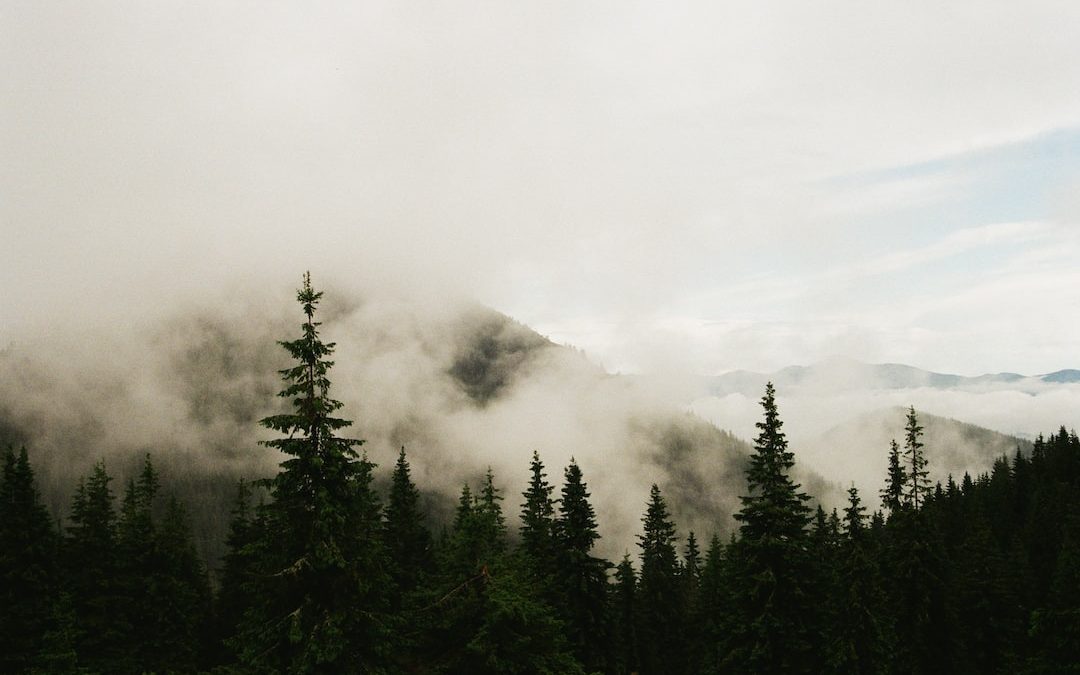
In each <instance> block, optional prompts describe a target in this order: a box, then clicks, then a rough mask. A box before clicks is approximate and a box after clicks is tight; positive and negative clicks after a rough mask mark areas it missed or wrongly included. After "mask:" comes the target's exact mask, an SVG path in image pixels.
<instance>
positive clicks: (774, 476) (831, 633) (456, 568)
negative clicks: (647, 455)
mask: <svg viewBox="0 0 1080 675" xmlns="http://www.w3.org/2000/svg"><path fill="white" fill-rule="evenodd" d="M320 295H321V294H320V293H317V292H315V291H314V290H313V289H312V288H311V285H310V282H309V280H308V279H307V278H305V283H304V286H303V288H302V289H301V290H300V292H299V296H298V298H299V301H300V303H301V305H302V308H303V310H304V314H305V318H306V320H305V322H304V324H303V326H302V333H301V335H300V337H299V338H298V339H296V340H292V341H287V342H283V343H281V344H282V346H283V347H284V348H285V349H286V350H287V351H288V352H289V353H290V355H291V356H292V358H293V359H294V365H293V366H291V367H290V368H287V369H285V370H283V371H281V374H282V376H283V378H284V380H285V383H286V386H285V389H284V390H283V391H282V392H281V396H282V397H284V398H286V399H287V400H288V401H289V402H290V403H291V412H288V413H285V414H281V415H275V416H271V417H269V418H266V419H265V420H263V424H264V426H266V427H267V428H268V429H271V430H274V431H276V432H278V433H279V434H280V438H277V439H275V440H271V441H268V442H267V443H266V445H268V446H270V447H272V448H274V449H276V450H278V451H280V452H281V453H282V454H283V455H284V456H285V460H284V462H283V463H282V465H281V471H280V472H279V473H278V474H277V475H276V476H275V477H273V478H271V479H268V480H263V481H259V482H257V483H254V484H249V483H245V482H240V483H239V484H238V485H237V489H236V499H235V503H234V506H233V509H232V513H231V527H230V532H229V538H228V553H227V555H226V556H225V558H224V561H223V569H222V572H221V574H220V579H219V583H218V584H217V588H216V592H214V593H212V592H211V585H210V583H209V580H208V575H207V571H206V568H205V567H204V565H203V563H202V561H200V560H199V558H198V556H197V555H196V553H195V548H194V546H193V544H192V536H191V532H190V529H189V525H188V518H187V515H186V514H185V511H184V508H183V506H182V504H181V502H180V501H178V500H177V499H176V498H175V497H174V496H170V495H165V494H163V493H162V489H161V481H160V479H159V476H158V474H157V472H156V470H155V469H154V466H153V463H152V461H151V459H150V457H149V456H148V457H147V458H146V460H145V463H144V467H143V470H142V472H141V473H140V474H139V475H138V476H137V477H136V478H133V479H132V480H130V481H128V483H127V484H126V485H125V486H123V489H122V491H121V496H120V497H119V499H118V498H117V495H116V493H115V492H114V490H113V487H112V486H111V485H110V483H111V481H112V479H111V478H110V476H109V474H108V472H107V470H106V467H105V466H104V464H98V465H96V466H95V467H94V469H93V471H92V472H91V473H90V475H88V476H86V477H85V478H84V479H83V480H82V481H81V482H80V483H79V485H78V487H77V489H76V491H75V494H74V497H73V498H72V502H71V510H70V517H69V518H68V520H67V521H66V522H63V523H55V522H53V521H52V519H51V518H50V516H49V514H48V512H47V511H46V510H45V508H44V507H43V506H42V505H41V500H40V497H39V495H38V492H37V489H36V486H35V481H34V475H33V471H32V468H31V466H30V462H29V459H28V456H27V453H26V451H25V450H21V451H19V452H15V451H14V450H11V449H9V450H7V452H6V454H5V456H4V462H3V464H4V466H3V480H2V482H0V672H5V673H6V672H11V673H19V672H42V673H144V672H157V673H166V672H199V671H203V672H217V673H233V672H236V673H241V672H243V673H248V672H252V673H274V672H278V673H306V672H312V673H349V672H357V673H470V674H471V673H476V674H483V673H558V674H563V673H570V674H572V673H632V672H638V673H644V674H658V673H662V674H673V675H678V674H683V673H685V674H690V673H905V674H906V673H944V672H949V673H1058V672H1077V671H1078V669H1080V666H1078V663H1080V660H1078V658H1080V440H1078V438H1077V436H1076V435H1075V434H1072V433H1069V432H1067V431H1066V430H1065V429H1061V430H1060V431H1059V432H1057V433H1055V434H1053V435H1051V436H1049V437H1046V438H1043V437H1040V438H1039V439H1038V440H1037V441H1036V442H1035V444H1034V449H1033V450H1032V452H1031V454H1030V455H1023V454H1021V453H1020V452H1019V451H1018V452H1017V453H1016V455H1015V456H1014V457H1012V458H1004V457H1003V458H1001V459H1000V460H998V461H997V462H996V463H995V464H994V466H993V468H992V470H991V471H989V472H988V473H986V474H983V475H980V476H978V477H977V478H974V479H973V478H971V477H970V476H968V475H965V476H964V477H963V478H962V480H961V481H960V482H959V483H957V482H956V481H954V480H953V479H952V478H950V479H949V480H948V481H947V482H946V484H944V485H941V484H938V485H936V486H931V484H930V483H929V481H928V479H927V476H928V473H927V466H926V461H925V455H924V454H923V451H922V441H921V437H922V428H921V426H920V425H919V421H918V418H917V416H916V414H915V411H914V409H912V410H910V411H909V413H908V416H907V426H906V434H905V437H904V439H902V440H903V444H902V445H901V444H899V443H896V442H894V443H893V445H892V448H891V449H890V452H889V460H890V461H889V471H888V474H887V475H886V476H885V477H884V488H883V489H882V491H881V494H880V497H881V503H882V504H883V510H881V511H876V512H873V513H870V512H869V510H868V509H867V507H866V506H865V503H864V496H862V495H860V494H859V493H858V491H857V490H856V489H855V488H854V487H852V488H851V489H850V490H849V491H848V503H847V504H846V506H845V507H844V508H843V509H842V510H839V511H837V510H834V511H832V512H831V513H826V512H825V511H824V510H823V509H822V508H821V507H820V506H819V507H817V509H816V511H815V510H813V509H812V508H811V506H810V505H809V504H810V497H809V496H808V495H806V494H804V493H802V492H801V491H800V486H799V485H797V484H795V483H794V482H793V481H792V479H791V477H790V470H791V468H792V466H793V464H794V456H793V454H792V453H791V452H790V451H789V449H788V446H787V441H786V439H785V436H784V433H783V431H782V427H783V424H782V422H781V420H780V415H779V412H778V410H777V406H776V401H775V392H774V391H773V388H772V386H771V385H769V386H768V387H767V388H766V392H765V395H764V397H763V399H762V407H763V411H764V414H763V419H762V421H761V422H759V423H758V429H759V434H758V436H757V438H756V440H755V446H754V453H753V455H752V456H751V458H750V462H749V466H748V469H747V472H746V478H747V490H746V494H745V496H743V497H742V508H741V510H740V511H739V513H738V514H736V521H737V523H738V528H737V531H736V532H734V533H732V534H731V536H730V538H729V539H727V540H721V539H720V538H719V537H718V536H715V535H713V536H712V537H711V539H709V541H708V542H706V543H702V542H700V541H699V540H698V538H697V537H696V536H695V534H694V533H688V536H686V537H685V539H684V538H681V537H679V535H678V534H677V527H676V524H675V523H674V522H673V520H672V517H671V515H670V513H669V510H668V506H667V503H666V502H665V499H664V495H663V494H662V493H661V491H660V489H659V488H658V487H657V486H655V485H654V486H653V487H652V490H651V491H650V494H649V499H648V502H647V503H646V504H644V505H643V509H644V515H643V518H642V523H643V527H642V534H641V535H639V537H638V550H637V552H636V555H635V556H631V555H629V554H627V555H626V556H625V557H624V558H623V559H622V560H621V561H618V563H617V564H613V563H612V562H611V561H608V560H605V559H603V558H601V557H599V556H597V555H596V554H595V552H594V547H595V544H596V541H597V539H598V538H599V535H598V532H597V518H596V513H595V511H594V510H593V507H592V505H591V504H590V493H589V490H588V484H587V482H586V478H585V476H584V475H583V473H582V470H581V468H580V467H579V466H578V465H577V464H576V463H574V462H571V463H570V465H569V466H567V467H565V468H564V470H563V472H562V476H561V478H562V480H561V483H560V484H558V485H557V484H555V483H554V482H552V481H550V480H549V477H548V473H547V468H546V467H545V465H544V463H543V461H542V460H541V458H540V456H539V454H538V453H534V455H533V457H532V461H531V463H530V465H529V467H528V471H529V475H530V480H529V483H528V487H527V489H526V490H525V492H524V493H523V494H522V495H521V499H520V504H519V507H517V508H518V509H519V510H518V514H519V516H520V522H521V526H520V530H519V533H518V537H516V539H515V540H514V541H515V542H516V543H515V544H514V545H511V539H510V537H509V536H508V528H507V524H506V521H507V512H508V511H510V510H512V509H513V508H515V507H512V506H510V505H509V504H507V499H506V497H507V496H506V495H504V494H502V493H501V491H500V490H499V488H498V485H497V481H496V478H495V476H493V475H492V474H491V472H490V471H489V472H488V474H487V475H486V476H484V478H483V479H482V480H481V481H480V482H479V483H478V484H475V485H468V484H466V485H463V486H462V488H461V494H460V499H459V501H458V506H457V510H456V512H455V514H454V519H453V522H452V524H451V525H450V526H449V527H448V528H446V529H445V530H444V531H441V532H437V533H436V532H432V531H431V530H430V529H429V527H428V524H427V523H426V520H425V513H424V512H423V509H422V508H421V502H422V500H421V493H420V491H419V489H418V487H417V486H416V485H415V484H414V483H413V481H412V478H411V476H410V468H409V463H408V458H407V456H406V453H405V450H404V449H402V451H401V453H400V455H399V457H398V460H397V463H396V465H395V467H394V470H393V475H392V480H391V484H390V488H389V493H388V495H386V496H385V503H384V499H382V498H380V496H379V495H377V494H376V491H375V490H374V488H373V485H372V470H373V468H374V465H373V464H372V463H371V462H370V461H369V460H368V459H367V457H366V456H365V455H364V454H362V453H361V452H360V451H359V447H360V446H361V444H362V441H359V440H355V439H350V438H348V437H346V436H344V435H342V434H343V433H344V431H343V430H344V429H346V428H347V427H348V426H349V425H350V422H348V421H347V420H344V419H340V418H337V417H334V413H335V411H337V410H338V409H339V408H340V407H341V403H339V402H337V401H335V400H334V399H332V398H331V397H330V395H329V389H330V382H329V379H328V372H329V369H330V367H331V366H332V365H333V364H332V362H331V361H329V360H328V357H329V356H330V355H331V354H332V352H333V347H334V345H333V344H328V343H324V342H322V341H321V339H320V338H319V335H318V330H317V328H318V325H319V324H318V323H317V322H316V321H314V314H315V310H316V306H317V304H318V301H319V298H320ZM523 468H524V467H523ZM515 501H517V500H515ZM719 526H720V524H718V529H719ZM709 534H713V533H709ZM1070 669H1071V670H1070Z"/></svg>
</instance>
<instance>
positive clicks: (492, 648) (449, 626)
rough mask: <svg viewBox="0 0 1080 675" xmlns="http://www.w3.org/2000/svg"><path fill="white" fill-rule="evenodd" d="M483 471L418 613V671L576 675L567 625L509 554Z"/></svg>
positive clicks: (495, 494) (461, 506)
mask: <svg viewBox="0 0 1080 675" xmlns="http://www.w3.org/2000/svg"><path fill="white" fill-rule="evenodd" d="M501 500H502V497H501V496H500V495H499V490H498V489H497V488H496V487H495V482H494V476H493V474H492V472H491V470H490V469H489V470H488V472H487V474H486V475H485V477H484V482H483V484H482V485H481V488H480V494H479V495H477V496H474V495H473V494H472V490H470V489H469V486H468V485H467V484H466V485H465V486H464V487H463V488H462V491H461V497H460V499H459V502H458V509H457V513H456V515H455V518H454V524H453V528H452V529H451V532H450V534H449V537H448V541H447V542H446V543H445V544H444V546H443V559H442V561H441V565H440V574H439V575H438V581H439V582H440V583H441V585H442V588H441V589H440V590H439V591H438V592H437V594H436V595H435V597H434V598H433V602H431V603H430V605H429V607H428V608H427V609H426V610H424V612H423V613H421V614H420V617H422V618H425V619H427V621H428V622H429V623H428V625H427V626H426V627H425V633H426V635H425V639H423V640H421V643H422V645H421V652H422V654H423V656H422V658H421V659H420V661H421V662H422V663H421V664H412V669H413V670H418V671H422V672H447V673H476V674H477V675H486V674H489V673H490V674H491V675H495V674H496V673H522V674H525V673H568V674H571V673H581V672H582V671H581V668H580V665H579V664H578V663H577V661H576V660H575V659H574V657H573V655H572V654H571V653H570V649H569V645H568V642H567V639H566V635H565V628H564V625H563V623H562V622H561V621H559V619H558V617H557V616H556V614H555V611H554V609H553V608H552V607H551V606H550V605H549V604H548V603H547V602H545V600H544V599H543V598H542V597H541V594H540V589H539V588H538V587H537V586H536V585H535V584H534V583H532V579H531V575H529V574H528V573H526V571H525V570H524V569H522V567H521V565H520V558H519V557H515V556H511V555H507V554H506V553H505V548H506V525H505V523H504V520H503V516H502V508H501V506H500V504H499V502H500V501H501Z"/></svg>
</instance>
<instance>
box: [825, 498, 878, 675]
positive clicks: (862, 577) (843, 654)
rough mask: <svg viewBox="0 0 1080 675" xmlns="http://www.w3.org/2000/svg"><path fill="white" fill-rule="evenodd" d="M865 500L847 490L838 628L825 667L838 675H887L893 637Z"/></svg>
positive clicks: (841, 556) (839, 580)
mask: <svg viewBox="0 0 1080 675" xmlns="http://www.w3.org/2000/svg"><path fill="white" fill-rule="evenodd" d="M865 510H866V509H865V507H863V506H862V500H861V499H860V498H859V491H858V490H857V489H856V488H855V487H854V486H852V487H850V488H849V489H848V504H847V507H845V508H844V536H843V538H842V540H841V542H840V547H839V552H840V557H839V564H838V570H837V574H838V584H837V586H836V594H837V597H836V609H837V611H836V613H835V615H834V617H835V625H834V628H833V633H832V635H831V640H830V643H829V644H828V646H827V649H828V659H827V661H826V663H825V667H826V668H827V669H828V670H829V671H830V672H835V673H858V674H866V675H869V674H877V673H886V672H888V667H889V660H890V655H891V651H890V650H891V644H892V633H891V628H890V626H889V625H888V623H887V620H886V619H887V615H888V612H887V611H886V609H887V608H886V604H885V595H884V591H883V589H882V578H881V573H880V570H879V568H878V566H877V562H876V559H875V551H874V548H873V544H872V542H871V539H870V537H869V536H868V532H867V529H866V525H865V523H864V520H865V516H864V514H863V512H864V511H865Z"/></svg>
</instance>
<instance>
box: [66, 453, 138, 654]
mask: <svg viewBox="0 0 1080 675" xmlns="http://www.w3.org/2000/svg"><path fill="white" fill-rule="evenodd" d="M111 481H112V478H111V477H110V476H109V474H108V472H106V470H105V463H104V462H98V463H97V464H95V465H94V468H93V470H92V471H91V472H90V475H89V477H87V478H85V479H83V480H81V481H80V482H79V486H78V488H77V490H76V492H75V497H74V498H73V499H72V502H71V516H70V521H71V522H70V524H69V525H68V528H67V538H66V539H65V541H64V545H63V548H64V553H63V560H64V575H63V577H64V581H65V586H66V589H67V592H68V593H69V594H70V597H71V600H72V606H73V609H74V612H75V616H76V619H77V625H78V627H79V631H78V635H77V636H76V638H77V643H76V652H77V653H78V657H79V664H80V665H81V666H82V667H85V668H87V669H89V670H91V671H93V672H128V671H130V670H132V669H134V667H135V666H134V663H133V661H132V654H131V653H130V650H131V647H132V645H131V644H130V643H129V642H128V637H129V636H130V634H131V627H130V625H128V624H127V623H126V617H125V616H124V615H123V614H121V613H120V612H117V611H116V610H117V608H118V607H121V606H123V604H124V602H123V600H124V595H123V587H124V584H123V579H122V578H121V576H120V569H121V568H120V564H119V561H118V549H117V541H116V540H117V522H116V510H115V507H114V504H113V494H112V490H111V489H110V488H109V483H110V482H111Z"/></svg>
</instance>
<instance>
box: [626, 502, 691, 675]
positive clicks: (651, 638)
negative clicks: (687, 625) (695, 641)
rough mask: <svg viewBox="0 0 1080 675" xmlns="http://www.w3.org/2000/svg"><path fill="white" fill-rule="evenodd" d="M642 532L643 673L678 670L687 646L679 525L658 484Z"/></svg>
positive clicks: (639, 631)
mask: <svg viewBox="0 0 1080 675" xmlns="http://www.w3.org/2000/svg"><path fill="white" fill-rule="evenodd" d="M642 523H643V524H644V528H643V529H644V531H643V533H642V534H640V535H638V546H639V547H640V548H641V577H640V579H639V581H638V629H637V638H638V656H639V658H640V659H641V672H642V673H644V674H645V675H653V674H655V673H677V672H681V671H682V668H683V667H684V665H685V664H684V663H683V656H684V655H685V649H684V647H685V645H684V643H683V637H684V635H683V631H682V619H683V616H682V613H681V610H682V607H681V605H680V602H679V601H680V598H681V593H680V584H679V572H680V569H679V558H678V554H677V553H676V551H675V540H676V537H675V524H674V523H673V522H672V521H671V517H670V515H669V513H668V508H667V502H665V501H664V497H663V495H662V494H660V488H659V487H657V485H656V484H655V483H654V484H653V486H652V488H651V489H650V490H649V504H648V509H647V510H646V512H645V516H644V517H643V518H642Z"/></svg>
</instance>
